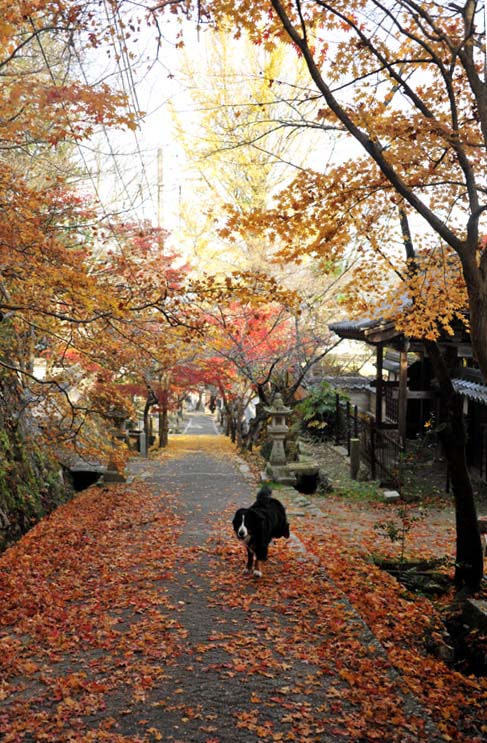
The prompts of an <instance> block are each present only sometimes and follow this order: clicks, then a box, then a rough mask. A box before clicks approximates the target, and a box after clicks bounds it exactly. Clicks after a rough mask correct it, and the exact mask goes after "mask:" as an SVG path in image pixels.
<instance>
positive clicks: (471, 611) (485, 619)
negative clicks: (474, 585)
mask: <svg viewBox="0 0 487 743" xmlns="http://www.w3.org/2000/svg"><path fill="white" fill-rule="evenodd" d="M463 621H464V622H465V624H468V625H470V627H476V628H477V629H479V630H481V631H482V632H485V631H486V630H487V601H482V600H480V599H467V601H466V602H465V606H464V608H463Z"/></svg>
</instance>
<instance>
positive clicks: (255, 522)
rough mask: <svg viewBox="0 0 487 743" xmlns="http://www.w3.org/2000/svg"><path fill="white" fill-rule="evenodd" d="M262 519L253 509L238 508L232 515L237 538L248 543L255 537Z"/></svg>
mask: <svg viewBox="0 0 487 743" xmlns="http://www.w3.org/2000/svg"><path fill="white" fill-rule="evenodd" d="M261 521H262V519H261V518H260V517H259V515H258V514H256V513H255V511H252V510H251V509H249V508H239V509H238V511H237V512H236V513H235V516H234V517H233V521H232V524H233V529H234V531H235V534H236V535H237V537H238V539H240V540H241V541H242V542H245V544H248V543H249V542H250V540H251V539H252V537H255V536H256V535H257V533H258V531H259V527H260V526H261V523H260V522H261Z"/></svg>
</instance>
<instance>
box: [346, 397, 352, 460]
mask: <svg viewBox="0 0 487 743" xmlns="http://www.w3.org/2000/svg"><path fill="white" fill-rule="evenodd" d="M346 416H347V454H348V456H350V439H351V436H352V432H351V430H350V401H349V400H347V412H346Z"/></svg>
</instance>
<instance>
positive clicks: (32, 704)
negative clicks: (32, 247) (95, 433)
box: [0, 449, 487, 743]
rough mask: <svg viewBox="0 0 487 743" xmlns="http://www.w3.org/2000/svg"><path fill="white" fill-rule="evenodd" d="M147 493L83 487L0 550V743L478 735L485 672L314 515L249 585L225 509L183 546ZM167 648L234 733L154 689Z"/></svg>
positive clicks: (134, 488) (405, 740)
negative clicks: (192, 589) (448, 662)
mask: <svg viewBox="0 0 487 743" xmlns="http://www.w3.org/2000/svg"><path fill="white" fill-rule="evenodd" d="M213 453H215V452H214V449H213ZM223 454H224V455H225V456H228V452H227V453H225V452H223ZM159 496H160V497H159V499H155V498H154V497H153V495H152V494H151V492H150V491H149V489H148V488H147V487H146V486H144V485H143V484H141V483H136V484H130V485H127V484H117V485H113V486H110V487H107V488H103V489H101V488H99V487H93V488H90V489H89V490H87V491H85V492H84V493H82V494H80V495H79V496H78V497H77V498H76V499H74V500H73V501H71V502H70V503H68V504H66V505H64V506H62V507H60V508H59V509H58V510H57V511H56V512H55V513H53V514H52V515H51V516H50V517H49V518H47V519H45V520H44V521H42V522H41V523H40V524H38V525H37V526H36V527H34V528H33V529H32V530H31V531H30V532H29V534H27V535H26V536H25V537H24V538H23V539H22V540H21V541H20V542H19V543H18V544H16V545H14V546H13V547H11V548H10V549H9V550H7V552H6V553H5V554H4V555H3V556H2V557H1V558H0V590H1V595H2V606H1V611H0V670H1V678H0V737H1V738H2V740H3V741H5V743H15V742H17V741H53V742H57V741H59V742H60V743H62V742H63V741H79V742H81V741H86V742H87V743H88V742H89V741H109V742H111V741H112V742H113V743H118V742H121V741H134V742H136V741H137V742H138V741H141V742H145V741H147V742H148V743H149V742H150V741H157V740H163V741H174V743H183V742H184V741H187V740H198V741H199V743H226V741H227V740H230V739H232V740H235V741H240V740H242V741H256V740H263V741H270V742H272V741H298V742H299V743H318V742H322V741H328V740H336V741H340V740H343V741H358V742H359V743H366V742H367V741H387V742H388V743H394V742H397V743H413V742H415V741H432V740H435V741H436V740H445V741H458V742H460V743H480V741H485V740H487V723H486V720H485V709H486V707H487V679H477V678H474V677H467V678H466V677H464V676H462V675H461V674H459V673H457V672H455V671H452V670H451V669H449V668H447V667H446V666H445V665H444V664H443V663H442V661H441V660H439V659H436V658H434V657H432V656H430V655H428V653H427V652H426V651H425V649H424V642H423V640H424V637H425V634H427V633H434V632H436V631H439V626H440V622H439V618H438V617H437V615H436V613H435V611H434V609H433V607H432V604H431V603H430V602H429V601H428V600H427V599H425V598H421V597H417V596H415V597H412V596H410V595H409V594H407V592H405V591H404V589H403V588H402V587H401V586H400V585H399V584H398V583H397V582H396V581H395V580H394V579H393V578H391V577H389V576H387V575H386V574H384V573H383V572H382V571H380V570H379V569H378V568H376V567H375V566H374V565H372V564H371V563H370V562H368V561H366V560H364V559H363V557H362V556H361V554H360V552H359V550H351V549H350V546H349V543H348V542H346V541H345V540H342V539H341V538H340V534H339V533H336V532H335V531H334V530H333V529H332V527H331V526H329V525H327V524H326V521H324V522H323V523H321V522H320V523H318V522H316V523H313V522H312V521H311V520H310V519H309V518H308V519H300V520H299V521H298V522H297V523H292V524H291V526H292V531H293V533H294V534H296V535H297V537H298V539H299V540H300V544H301V545H304V547H305V549H306V552H303V551H299V549H297V548H296V544H295V543H285V542H283V540H279V542H278V543H277V544H274V545H273V546H272V547H271V555H270V559H269V562H268V563H267V564H266V566H265V567H266V571H265V574H264V578H263V579H262V580H260V581H259V580H255V579H253V578H248V577H243V576H242V566H243V555H242V550H241V546H240V545H238V544H237V543H236V542H235V540H234V538H233V536H232V534H231V527H230V519H231V515H232V513H231V511H230V510H229V509H227V510H226V511H225V512H224V513H223V514H222V513H221V512H220V513H219V514H218V515H216V514H215V516H214V520H213V519H212V520H213V521H214V523H213V531H212V535H211V537H210V539H209V540H208V542H207V543H206V544H201V545H194V547H192V548H188V546H186V547H183V546H181V545H180V543H178V535H179V533H180V530H181V529H182V526H183V524H182V522H181V518H180V516H179V515H178V513H177V508H176V504H175V497H174V495H173V494H171V493H165V494H162V495H161V494H159ZM160 498H163V503H164V508H163V509H161V500H160ZM216 505H217V504H215V507H216ZM227 511H228V512H227ZM200 561H201V564H202V565H205V566H206V567H205V577H204V581H206V582H207V583H208V585H209V587H210V589H211V590H209V591H208V590H206V589H205V592H204V593H205V598H204V600H205V602H207V604H208V611H209V612H210V613H211V616H212V620H211V621H212V626H211V627H208V628H207V631H206V632H205V633H204V639H203V640H202V639H201V637H199V638H197V639H194V638H193V637H192V636H191V633H190V632H188V629H187V628H186V627H185V626H184V615H183V614H182V613H181V606H180V603H183V602H178V601H175V600H174V592H171V585H175V584H177V583H178V581H184V580H185V578H184V565H187V564H189V563H193V564H197V565H199V564H200ZM204 581H203V583H204ZM203 583H202V585H203ZM201 590H203V589H201ZM215 650H218V654H217V655H215V653H214V651H215ZM183 657H184V658H185V659H187V658H190V659H191V666H190V667H189V668H188V671H187V672H188V673H191V674H192V675H193V676H194V675H196V676H197V677H198V679H199V680H201V681H198V683H201V685H204V683H205V676H208V677H209V675H210V674H213V675H216V676H217V677H218V678H220V679H221V681H222V683H223V684H225V685H226V686H227V687H228V689H230V690H231V689H233V688H235V689H237V687H238V689H239V692H238V695H237V697H238V699H239V700H240V702H239V707H238V708H235V706H234V705H229V706H228V708H227V709H226V710H225V715H226V721H225V725H226V727H225V730H228V724H229V719H230V723H231V725H232V726H233V728H234V731H235V736H234V738H229V737H228V736H226V737H223V738H222V737H220V734H221V731H222V729H223V727H224V725H223V721H222V720H219V719H218V716H217V715H216V714H210V713H209V712H208V710H204V709H202V708H201V706H198V705H196V704H195V706H194V708H192V707H191V705H190V704H188V702H187V700H186V701H185V702H184V703H183V702H182V703H181V704H180V705H178V704H177V703H176V702H175V700H177V697H178V694H183V689H180V688H172V689H171V692H170V693H168V695H167V698H165V699H164V698H163V699H161V697H160V694H159V695H158V694H157V692H158V690H160V689H163V688H167V684H168V683H169V688H170V684H171V674H172V673H173V670H174V668H175V667H176V666H177V664H178V662H181V659H182V658H183ZM185 662H187V661H186V660H185ZM242 689H244V691H245V693H244V694H243V695H242ZM416 700H418V702H419V705H418V703H417V702H416ZM150 708H152V709H150ZM154 710H155V711H156V712H157V714H154ZM165 711H167V712H168V713H169V712H171V714H173V715H174V714H175V713H178V714H180V717H181V721H180V730H181V733H180V736H179V737H177V736H174V735H173V734H171V735H167V734H166V731H165V729H164V722H163V721H164V713H165ZM425 713H426V714H425ZM157 715H159V716H157ZM129 718H130V720H131V723H130V725H128V726H127V725H124V720H128V719H129ZM158 720H159V721H160V723H159V722H157V721H158ZM185 725H192V726H193V728H192V729H193V730H194V725H197V729H198V733H197V737H194V738H189V737H186V736H185V734H184V729H185ZM225 735H226V734H225Z"/></svg>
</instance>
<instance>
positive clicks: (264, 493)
mask: <svg viewBox="0 0 487 743" xmlns="http://www.w3.org/2000/svg"><path fill="white" fill-rule="evenodd" d="M271 496H272V490H271V488H270V487H269V486H268V485H263V486H262V487H261V489H260V490H259V492H258V493H257V503H259V502H260V503H262V502H265V501H266V500H268V499H269V498H270V497H271Z"/></svg>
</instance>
